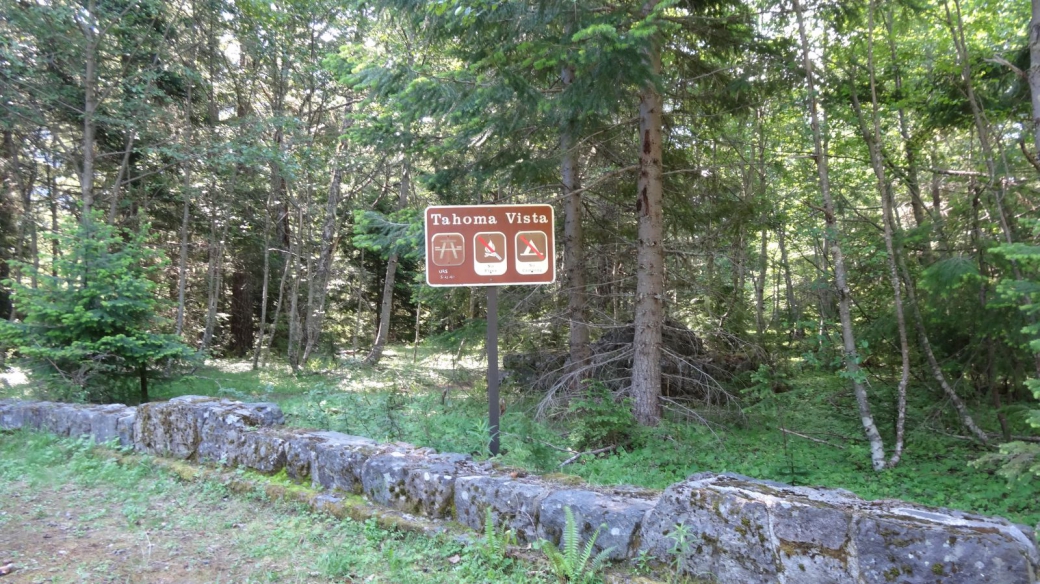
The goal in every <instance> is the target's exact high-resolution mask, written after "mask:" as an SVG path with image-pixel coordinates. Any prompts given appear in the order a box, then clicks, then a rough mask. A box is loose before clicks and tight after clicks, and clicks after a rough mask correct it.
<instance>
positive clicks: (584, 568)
mask: <svg viewBox="0 0 1040 584" xmlns="http://www.w3.org/2000/svg"><path fill="white" fill-rule="evenodd" d="M563 512H564V515H565V522H566V523H565V526H564V529H563V551H560V549H559V548H557V547H556V545H555V544H553V543H552V542H550V541H547V540H544V539H543V540H540V541H539V542H538V547H539V548H540V549H541V550H542V553H544V554H545V557H546V558H547V559H548V560H549V565H550V566H551V567H552V571H553V573H554V574H556V577H557V578H559V580H560V582H595V581H596V579H597V574H598V572H599V571H600V569H602V568H603V565H604V564H605V563H606V561H607V557H608V556H609V555H610V552H611V551H613V549H614V548H607V549H605V550H602V551H600V552H599V553H598V554H596V556H595V557H593V555H592V551H593V549H595V545H596V538H598V537H599V532H600V531H601V530H602V529H603V528H604V527H606V524H604V525H601V526H599V527H597V528H596V531H595V532H594V533H593V534H592V537H590V538H589V540H588V541H587V542H585V546H584V547H581V548H580V549H579V547H580V546H581V537H580V536H579V535H578V525H577V523H576V522H575V521H574V512H573V511H571V508H570V507H564V508H563Z"/></svg>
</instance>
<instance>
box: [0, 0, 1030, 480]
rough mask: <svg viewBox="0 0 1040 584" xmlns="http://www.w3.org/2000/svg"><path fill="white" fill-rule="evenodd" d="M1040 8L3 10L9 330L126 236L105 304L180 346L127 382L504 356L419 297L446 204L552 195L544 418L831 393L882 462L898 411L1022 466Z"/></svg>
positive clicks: (787, 4) (144, 358)
mask: <svg viewBox="0 0 1040 584" xmlns="http://www.w3.org/2000/svg"><path fill="white" fill-rule="evenodd" d="M1033 4H1034V6H1033V12H1032V13H1030V11H1029V6H1028V5H1027V3H1024V2H1006V1H996V0H943V1H927V0H922V1H918V2H914V1H882V0H872V1H871V2H869V3H864V2H841V1H822V2H809V3H807V4H802V3H801V2H799V0H791V1H782V2H772V1H763V2H752V3H743V2H728V1H726V0H717V1H710V0H709V1H703V0H688V1H682V0H671V1H661V2H658V1H653V0H652V1H650V2H648V3H646V4H643V3H630V4H629V3H620V4H618V3H613V2H600V1H598V0H590V1H587V2H580V3H576V2H567V1H560V2H557V1H552V0H548V1H544V2H526V1H521V0H516V1H513V0H501V1H488V0H440V1H430V2H403V1H401V2H398V1H393V0H385V1H383V2H375V3H367V2H348V1H338V2H337V1H328V0H292V1H287V2H279V3H266V2H256V1H253V0H235V1H230V2H229V1H224V0H187V1H167V2H160V1H158V0H84V1H82V2H72V1H66V0H53V1H43V2H26V1H20V0H0V7H2V9H0V131H2V142H3V144H2V153H0V155H2V166H0V173H2V175H0V179H2V184H3V192H2V197H3V199H2V201H0V204H2V209H3V212H2V215H0V238H2V242H0V243H2V245H0V253H2V254H3V257H2V258H0V259H2V260H3V261H2V262H0V271H2V273H0V276H2V277H3V278H6V280H5V282H6V284H5V287H4V291H3V294H2V295H0V316H3V317H4V318H5V319H7V320H8V321H10V322H11V323H21V322H22V321H23V320H25V319H26V316H27V314H29V315H30V316H31V315H34V314H37V313H35V312H32V309H30V308H27V306H28V304H29V302H28V301H27V302H26V303H25V304H24V305H23V304H21V303H19V302H18V299H19V293H18V292H17V291H18V290H22V291H23V292H21V294H22V296H23V297H25V298H27V299H29V298H36V299H37V300H38V302H37V304H39V303H40V302H44V300H40V298H42V297H41V296H33V293H32V292H28V291H27V290H34V289H39V288H40V287H41V286H57V287H58V288H61V287H65V288H66V289H67V288H76V287H81V288H85V287H86V285H87V284H86V283H87V282H88V281H91V282H93V281H97V279H98V277H97V276H96V274H94V273H93V272H90V271H89V270H86V271H83V272H76V269H77V268H75V266H76V265H86V264H82V262H81V256H79V255H76V254H77V253H80V252H79V251H77V250H80V249H81V248H82V247H83V244H84V240H85V239H94V240H97V241H101V240H105V241H108V242H109V243H110V244H111V245H112V246H114V247H116V248H119V247H120V246H124V247H127V248H134V249H138V248H140V249H146V250H147V252H141V253H140V255H137V256H133V257H132V258H130V259H129V260H128V261H127V263H125V264H123V265H122V268H121V269H122V270H124V272H125V273H128V274H129V273H134V274H141V273H144V272H141V270H145V272H147V273H145V274H144V275H145V276H146V277H147V278H148V281H149V282H151V283H152V286H151V287H148V286H145V287H143V288H140V289H138V290H137V295H136V296H133V295H125V296H122V295H120V294H116V295H115V296H114V297H124V298H134V299H136V300H134V302H138V303H139V306H138V308H140V309H141V310H139V312H140V314H137V315H136V316H133V317H131V320H133V321H134V323H135V324H134V325H133V326H143V327H144V328H147V329H148V330H150V331H153V332H154V333H155V335H157V336H153V337H149V338H148V339H147V340H146V341H141V343H143V344H139V345H134V347H135V348H134V350H135V351H138V353H139V354H137V356H136V357H133V358H131V357H120V359H122V361H121V363H122V365H120V366H122V367H125V368H128V369H129V370H131V371H140V372H141V373H140V376H141V379H142V384H143V383H144V378H145V373H144V371H145V369H146V368H148V367H153V368H156V369H159V367H156V364H157V363H158V362H159V361H161V360H162V359H165V358H170V357H186V356H188V353H189V351H186V350H183V347H181V348H178V344H183V345H184V346H187V347H190V349H191V352H197V353H198V354H204V355H210V356H218V357H236V358H248V359H251V360H252V364H253V367H264V366H268V365H269V364H271V363H272V362H275V363H278V364H281V363H288V366H289V367H290V368H291V369H292V371H294V372H299V371H303V370H306V369H308V368H322V367H327V366H328V363H329V362H330V360H338V359H344V358H347V357H349V356H353V357H355V358H357V359H365V360H366V361H367V362H368V363H370V364H374V363H377V362H378V361H379V359H380V353H381V351H382V348H383V347H384V346H385V345H386V343H388V342H418V341H421V340H424V339H428V338H434V337H440V338H451V339H455V340H454V341H453V342H455V343H457V342H459V339H462V338H466V337H467V336H468V337H472V338H473V339H474V342H477V341H476V339H478V338H479V336H480V334H481V333H480V319H481V318H483V316H484V315H483V303H484V299H483V291H482V290H479V289H466V288H456V289H433V288H430V287H427V286H425V284H424V279H423V274H422V269H423V254H424V250H423V249H422V247H421V245H422V244H421V232H422V226H421V223H420V220H421V210H422V209H423V208H424V207H425V206H426V205H430V204H475V203H528V202H539V203H544V202H547V203H551V204H554V205H555V206H556V208H557V217H558V221H557V223H558V228H559V234H558V237H559V240H560V241H561V242H562V246H561V248H560V250H559V251H560V254H561V257H562V262H561V265H560V266H559V273H560V274H561V277H560V278H559V279H558V282H557V283H556V284H554V285H550V286H540V287H536V288H527V287H512V288H506V289H504V290H503V292H502V296H501V302H502V314H503V319H504V323H503V326H504V327H505V328H504V331H503V334H502V342H503V344H504V345H505V349H506V350H507V351H510V352H514V353H521V354H531V353H538V354H539V356H535V357H529V359H531V360H533V361H532V362H533V363H534V368H535V369H539V370H541V371H543V372H544V371H545V370H549V371H553V372H555V374H554V375H553V376H552V378H551V379H545V378H543V379H541V383H543V384H544V385H545V386H546V388H547V389H548V391H549V396H550V397H551V398H553V399H556V398H558V399H561V400H566V399H567V398H568V396H573V395H574V392H576V391H580V387H581V386H582V383H581V380H583V379H589V378H596V379H598V380H599V381H600V382H601V383H603V384H605V385H606V386H608V387H609V388H610V389H612V390H614V391H615V392H616V393H617V394H620V395H627V396H628V397H630V398H631V400H632V401H631V402H630V403H631V407H632V408H633V409H634V411H635V414H636V417H637V418H638V419H639V420H640V421H641V422H643V423H645V424H651V425H652V424H654V423H656V421H657V420H659V419H660V417H661V416H662V415H663V409H662V404H664V405H665V406H667V405H668V404H669V403H675V404H679V403H680V402H681V404H683V405H681V406H680V405H676V407H683V408H693V409H696V407H698V405H703V404H704V403H717V402H720V401H724V400H727V399H730V398H732V399H737V398H736V397H735V396H736V395H737V393H738V392H737V390H736V389H734V388H735V387H738V386H740V385H743V386H752V387H757V388H760V389H761V388H766V389H768V390H769V391H785V390H786V389H789V387H788V384H789V383H790V379H791V378H792V377H793V376H795V375H796V373H797V371H801V370H804V369H805V368H810V369H813V370H819V371H825V372H828V373H830V374H833V375H836V376H840V377H842V378H843V379H845V380H846V382H847V384H848V386H849V387H851V388H852V389H853V391H854V392H855V394H856V397H857V400H858V404H859V408H860V411H861V413H862V414H863V415H862V417H863V419H864V432H865V434H866V436H867V437H868V439H869V440H870V443H871V459H872V462H873V466H874V468H875V469H880V468H884V467H885V466H890V465H895V464H897V463H898V462H899V458H900V453H901V450H902V446H903V427H902V417H903V414H902V413H900V412H904V411H905V400H906V395H907V392H908V391H910V392H914V391H917V392H921V394H922V395H925V396H927V397H928V399H932V400H934V401H935V402H936V403H941V404H943V405H944V407H949V408H951V410H952V411H956V412H957V414H958V418H959V420H960V423H961V424H962V426H963V429H954V430H955V431H957V432H963V433H964V434H966V435H969V436H973V437H974V438H975V439H977V440H979V441H989V440H993V439H995V438H996V439H998V440H1000V441H1004V442H1007V441H1010V440H1012V439H1013V438H1015V436H1013V430H1014V428H1015V427H1018V426H1021V420H1022V419H1024V418H1025V417H1027V416H1028V415H1029V414H1028V409H1029V408H1030V407H1033V406H1032V405H1030V404H1031V403H1032V402H1031V401H1030V400H1031V398H1032V396H1031V395H1030V391H1029V387H1030V386H1028V385H1027V384H1026V383H1027V380H1029V379H1030V378H1035V377H1037V375H1038V371H1040V361H1038V358H1037V356H1036V354H1037V351H1038V349H1040V347H1037V346H1036V344H1035V343H1036V341H1035V339H1036V338H1037V337H1040V329H1038V326H1037V318H1038V316H1040V314H1038V310H1037V301H1038V299H1040V248H1038V245H1040V244H1038V237H1040V223H1038V219H1040V212H1038V211H1040V210H1038V205H1040V197H1038V191H1037V189H1038V186H1040V181H1038V178H1040V163H1038V161H1037V156H1038V150H1040V128H1037V125H1036V124H1035V123H1034V119H1036V118H1037V116H1038V115H1040V114H1038V112H1040V69H1038V67H1040V44H1038V43H1040V41H1038V38H1040V32H1038V27H1040V17H1038V16H1037V15H1038V14H1040V5H1037V4H1038V3H1037V2H1034V3H1033ZM1031 17H1032V18H1033V21H1032V24H1031ZM1031 83H1032V91H1031ZM95 223H97V224H101V225H104V226H107V228H110V229H109V230H108V231H106V229H105V228H98V227H97V226H96V225H94V226H93V227H92V226H91V225H93V224H95ZM120 230H123V231H120ZM98 233H101V234H102V235H97V234H98ZM120 233H121V234H123V235H122V236H120V235H118V234H120ZM105 234H107V235H105ZM129 234H136V235H132V236H131V235H129ZM120 237H122V243H120ZM105 238H108V239H105ZM135 246H136V247H135ZM135 253H136V252H135ZM63 257H64V258H65V259H66V260H68V261H70V262H71V264H72V265H71V266H66V267H65V268H63V270H65V271H59V269H58V268H59V266H61V265H62V258H63ZM82 257H86V256H82ZM160 257H165V258H166V259H167V260H168V261H165V262H162V261H160ZM84 261H85V260H84ZM77 262H80V263H77ZM91 269H93V268H91ZM44 281H49V282H51V284H45V283H44ZM122 282H123V283H125V281H122ZM122 285H123V284H121V283H120V281H114V283H113V284H112V286H113V288H112V290H122V289H121V288H119V286H122ZM12 291H15V293H14V294H12ZM110 300H111V298H110ZM52 301H53V299H52ZM98 302H102V301H101V300H98ZM49 306H50V310H51V312H58V313H61V312H62V310H63V309H62V308H61V307H60V306H57V305H56V304H54V303H53V302H52V304H50V305H49ZM99 306H100V304H99ZM84 310H86V311H88V312H89V311H90V310H91V307H90V306H87V307H86V308H84ZM99 310H100V309H99ZM68 311H69V312H73V309H71V308H70V309H69V310H68ZM145 312H155V313H156V314H158V315H160V316H163V317H165V318H166V319H167V321H165V322H164V323H163V322H158V321H154V320H150V319H149V317H148V316H147V315H145V314H144V313H145ZM33 318H35V317H33ZM134 319H136V320H134ZM31 320H32V319H31V318H30V319H29V320H26V322H29V321H31ZM109 332H111V331H109ZM160 333H161V335H160ZM105 334H108V333H105ZM453 335H454V336H453ZM662 335H663V338H664V339H665V341H666V342H665V344H664V345H663V346H662V344H661V340H660V339H661V338H662ZM669 339H671V341H669ZM672 341H674V342H672ZM1030 341H1034V345H1033V346H1032V347H1031V346H1030ZM8 342H9V344H10V346H11V347H20V346H21V347H23V348H24V346H25V345H24V344H22V345H20V344H19V343H17V342H14V341H10V340H9V341H8ZM22 342H23V343H24V339H23V341H22ZM149 343H151V344H149ZM142 347H143V348H142ZM679 348H682V350H679ZM683 351H685V352H683ZM88 353H89V352H88ZM112 353H118V349H111V348H110V349H109V350H105V349H98V350H97V351H96V352H95V353H89V354H87V353H84V354H82V355H80V357H79V358H82V359H86V360H87V361H90V360H91V359H94V360H95V361H99V360H102V359H103V358H104V357H103V355H110V354H112ZM127 354H129V353H127ZM134 359H136V360H134ZM662 379H663V381H662ZM690 380H693V381H692V382H690ZM687 386H689V387H687ZM881 386H884V387H889V388H897V391H890V392H886V393H885V394H884V395H885V396H886V397H885V400H889V399H891V400H895V401H898V403H899V404H900V405H898V406H896V405H892V404H890V403H888V402H887V401H886V402H885V403H882V402H881V400H880V399H879V398H878V397H877V396H875V395H874V393H873V390H874V388H876V387H881ZM1035 386H1036V384H1035V382H1034V384H1033V386H1032V387H1035ZM676 388H678V389H676ZM1038 391H1040V390H1038ZM676 392H678V393H676ZM662 394H663V395H662ZM626 403H629V402H626ZM691 404H693V405H691ZM549 405H550V406H551V405H552V404H551V403H550V404H549ZM872 407H873V408H874V410H878V409H884V410H885V411H888V410H889V409H893V408H894V410H893V411H895V412H897V413H896V414H894V415H893V416H892V417H893V422H892V423H891V424H889V425H886V426H885V429H884V430H883V431H879V430H878V428H877V426H876V424H875V423H874V421H873V419H872V414H871V411H872V410H871V408H872ZM665 409H667V408H665ZM972 410H974V411H978V410H983V411H986V412H987V415H988V414H989V413H992V414H994V415H995V416H996V417H997V418H998V420H999V425H1000V431H1001V435H1000V436H993V435H987V433H986V429H984V428H980V427H979V426H978V424H977V423H976V422H975V421H974V420H973V418H972V413H971V411H972ZM1009 416H1010V417H1011V418H1016V417H1017V419H1018V422H1017V423H1016V419H1011V420H1010V421H1009V419H1008V417H1009ZM1019 438H1021V437H1019ZM1028 438H1029V437H1025V439H1027V440H1028ZM1015 452H1019V453H1020V454H1021V453H1022V452H1026V451H1015V450H1014V449H1012V450H1011V451H1008V453H1009V454H1011V455H1014V454H1015ZM1029 456H1032V455H1029ZM1027 458H1028V460H1033V459H1032V458H1029V457H1028V456H1027ZM1028 464H1030V463H1026V465H1027V466H1028Z"/></svg>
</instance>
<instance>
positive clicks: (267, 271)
mask: <svg viewBox="0 0 1040 584" xmlns="http://www.w3.org/2000/svg"><path fill="white" fill-rule="evenodd" d="M270 284H271V194H270V193H268V195H267V204H266V205H264V275H263V284H262V290H261V292H260V324H259V331H257V339H256V347H255V348H254V349H253V366H252V369H253V371H256V370H257V368H258V367H259V366H260V351H261V350H262V349H263V346H264V334H265V332H266V330H265V329H266V325H267V299H268V296H269V293H268V287H269V286H270Z"/></svg>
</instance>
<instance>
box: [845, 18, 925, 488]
mask: <svg viewBox="0 0 1040 584" xmlns="http://www.w3.org/2000/svg"><path fill="white" fill-rule="evenodd" d="M875 9H876V2H875V0H871V2H870V9H869V11H868V14H869V16H868V19H867V20H868V27H869V28H868V30H867V71H868V74H869V76H870V106H871V109H870V120H871V124H870V127H869V128H868V126H867V123H866V120H865V119H864V114H863V110H862V108H861V107H860V104H859V98H858V97H857V95H856V90H855V87H853V88H852V91H851V95H852V105H853V108H854V110H855V112H856V117H857V118H858V119H859V126H860V131H861V134H862V135H863V140H864V141H865V142H866V144H867V150H868V151H869V152H870V162H871V166H873V168H874V176H875V177H876V178H877V186H878V194H879V195H880V196H881V209H882V223H883V224H884V234H885V251H886V253H887V254H888V258H887V264H888V271H889V282H890V284H891V286H892V297H893V309H894V310H895V313H896V327H897V330H898V334H899V354H900V358H901V367H900V375H899V385H898V387H897V396H898V397H897V398H896V424H895V426H896V437H895V444H894V446H893V447H892V456H891V458H889V459H888V463H887V466H888V467H890V468H891V467H894V466H896V465H898V464H899V460H900V458H901V457H902V456H903V444H904V431H905V427H906V386H907V384H908V383H909V381H910V344H909V342H908V341H907V336H906V318H905V316H904V314H903V294H902V290H901V289H900V283H899V270H898V269H897V267H896V254H898V253H902V250H899V249H896V245H895V242H894V237H893V231H894V224H895V221H894V216H893V210H892V207H893V200H892V199H893V197H892V185H891V184H890V183H889V182H888V178H887V177H886V174H885V163H884V158H883V155H882V152H881V148H882V144H881V122H880V119H879V115H878V102H877V85H876V80H875V76H874V12H875ZM918 199H920V197H918Z"/></svg>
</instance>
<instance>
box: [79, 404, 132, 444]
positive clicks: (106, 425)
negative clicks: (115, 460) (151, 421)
mask: <svg viewBox="0 0 1040 584" xmlns="http://www.w3.org/2000/svg"><path fill="white" fill-rule="evenodd" d="M92 409H93V416H91V419H90V434H91V435H92V436H94V441H95V442H97V443H98V444H103V443H105V442H108V441H109V440H118V441H119V445H120V446H130V445H131V444H133V426H134V418H135V417H136V416H137V408H132V407H127V406H124V405H123V404H108V405H103V406H94V407H93V408H92Z"/></svg>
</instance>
